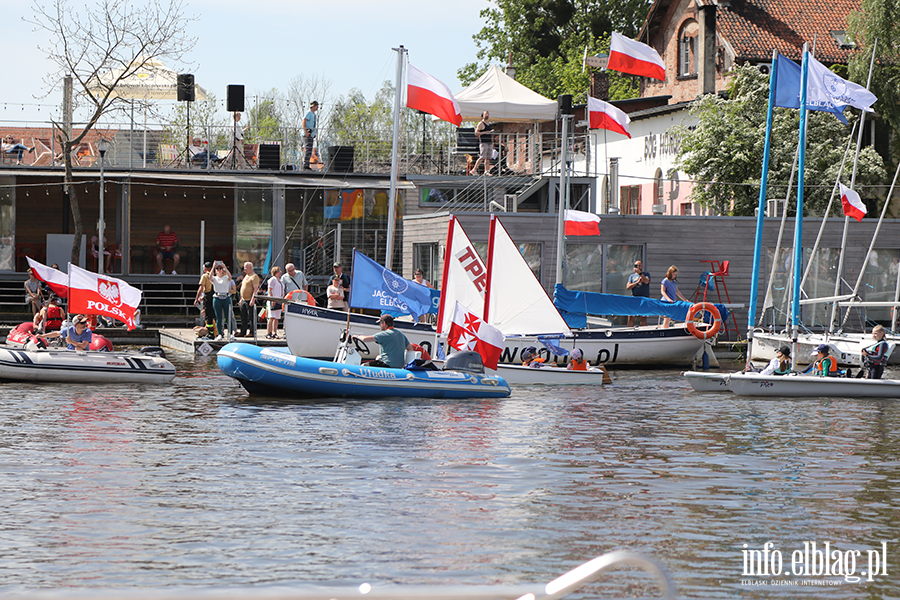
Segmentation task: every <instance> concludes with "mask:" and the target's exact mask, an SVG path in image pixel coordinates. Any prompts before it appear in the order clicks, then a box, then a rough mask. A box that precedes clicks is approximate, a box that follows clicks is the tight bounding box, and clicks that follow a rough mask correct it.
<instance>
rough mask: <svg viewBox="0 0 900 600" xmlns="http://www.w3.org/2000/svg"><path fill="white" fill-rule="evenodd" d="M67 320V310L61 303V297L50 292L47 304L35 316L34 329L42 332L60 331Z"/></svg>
mask: <svg viewBox="0 0 900 600" xmlns="http://www.w3.org/2000/svg"><path fill="white" fill-rule="evenodd" d="M65 320H66V311H65V310H63V308H62V307H61V306H60V305H59V297H58V296H57V295H56V294H50V297H49V298H48V299H47V304H46V306H44V308H42V309H41V312H39V313H38V314H36V315H35V316H34V330H35V331H40V332H42V333H43V332H50V331H59V328H60V327H62V324H63V321H65Z"/></svg>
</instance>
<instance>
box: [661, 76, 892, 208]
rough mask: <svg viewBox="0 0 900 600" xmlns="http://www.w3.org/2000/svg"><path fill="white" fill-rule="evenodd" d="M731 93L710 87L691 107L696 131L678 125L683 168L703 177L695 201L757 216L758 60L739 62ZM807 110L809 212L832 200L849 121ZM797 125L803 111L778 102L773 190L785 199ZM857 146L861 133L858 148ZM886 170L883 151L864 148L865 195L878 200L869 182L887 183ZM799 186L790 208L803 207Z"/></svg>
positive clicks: (764, 85) (761, 103)
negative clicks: (798, 203)
mask: <svg viewBox="0 0 900 600" xmlns="http://www.w3.org/2000/svg"><path fill="white" fill-rule="evenodd" d="M728 96H729V99H728V100H725V99H723V98H721V97H719V96H716V95H711V94H710V95H706V96H704V97H703V98H701V99H699V100H698V101H697V102H695V103H694V104H693V105H692V108H691V114H692V115H695V116H696V117H697V118H698V120H699V122H698V124H697V127H696V128H695V129H693V130H692V131H691V130H689V129H688V128H687V127H684V126H682V127H679V128H677V129H676V131H675V134H676V135H677V136H680V137H681V143H680V145H679V150H678V168H679V169H681V170H682V171H684V173H686V174H687V175H690V176H691V178H692V179H693V180H694V181H695V182H697V183H695V185H694V187H693V192H692V193H691V198H692V199H693V200H694V201H695V202H699V203H700V204H702V205H703V206H706V207H709V208H712V209H714V210H715V211H716V212H717V213H719V214H733V215H735V216H752V215H753V214H754V210H755V209H756V207H757V206H758V203H759V185H760V177H761V175H762V163H761V160H760V159H761V157H762V155H763V146H764V143H765V129H766V109H767V105H768V97H769V85H768V77H767V76H765V75H763V74H762V73H761V72H760V71H759V69H758V68H756V67H754V66H750V65H745V66H741V67H737V68H736V70H735V75H734V78H733V79H732V81H731V83H730V84H729V89H728ZM848 114H849V113H848ZM807 116H808V121H809V124H808V127H807V144H806V174H805V179H804V207H805V209H806V210H807V211H808V212H810V213H818V214H821V213H822V212H824V209H825V207H826V205H827V204H828V198H829V196H830V195H831V190H832V188H833V186H834V180H835V178H836V177H837V171H838V168H839V167H840V163H841V158H842V155H843V152H844V149H845V148H846V146H847V136H848V135H850V128H849V127H847V126H844V125H843V124H841V123H840V122H839V121H838V120H837V119H836V118H835V117H834V115H832V114H830V113H824V112H818V111H810V112H808V113H807ZM798 130H799V111H796V110H792V109H786V108H776V109H775V120H774V123H773V127H772V145H771V151H770V153H771V157H770V163H769V181H768V196H769V198H782V199H783V198H784V197H785V194H786V193H787V184H788V179H789V177H790V174H791V167H792V164H793V159H794V152H795V149H796V146H797V138H798ZM854 148H855V138H854V145H853V146H851V149H850V152H851V153H852V152H853V150H854ZM851 158H852V154H851ZM849 164H851V163H850V162H848V163H847V165H849ZM849 173H850V171H849V167H848V166H845V171H844V177H843V181H844V183H845V184H846V183H849V181H850V175H849ZM885 177H886V173H885V170H884V163H883V161H882V159H881V157H880V156H879V155H878V153H877V152H875V150H874V149H873V148H872V147H866V148H863V150H862V151H861V152H860V156H859V166H858V170H857V176H856V187H857V189H859V190H861V191H860V195H861V196H862V197H863V198H864V199H866V198H868V199H869V200H870V201H873V198H874V196H873V194H872V192H871V189H870V186H871V187H874V186H875V185H878V184H880V183H882V182H883V181H884V179H885ZM792 190H793V191H792V198H791V202H790V203H789V209H790V206H794V207H796V183H795V184H794V186H793V188H792ZM795 210H796V209H795Z"/></svg>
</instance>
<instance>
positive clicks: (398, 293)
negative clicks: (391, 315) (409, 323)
mask: <svg viewBox="0 0 900 600" xmlns="http://www.w3.org/2000/svg"><path fill="white" fill-rule="evenodd" d="M350 306H351V307H352V308H374V309H375V310H380V311H382V312H399V313H402V314H405V315H412V316H413V317H414V318H415V319H418V318H419V317H420V316H422V315H424V314H426V313H427V312H428V311H429V310H430V309H431V290H429V289H428V288H427V287H425V286H424V285H419V284H418V283H415V282H414V281H410V280H409V279H404V278H403V277H400V276H399V275H397V274H396V273H394V272H393V271H391V270H390V269H385V268H384V267H382V266H381V265H379V264H378V263H377V262H375V261H374V260H372V259H371V258H369V257H368V256H366V255H365V254H362V253H360V252H359V251H358V250H354V251H353V293H352V294H351V295H350Z"/></svg>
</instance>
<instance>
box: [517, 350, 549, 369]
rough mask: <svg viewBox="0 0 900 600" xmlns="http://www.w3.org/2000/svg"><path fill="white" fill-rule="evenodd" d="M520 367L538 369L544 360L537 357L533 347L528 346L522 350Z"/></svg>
mask: <svg viewBox="0 0 900 600" xmlns="http://www.w3.org/2000/svg"><path fill="white" fill-rule="evenodd" d="M522 360H523V361H524V362H522V366H523V367H531V368H533V369H538V368H540V366H541V364H542V363H543V362H544V359H543V358H541V357H540V356H538V353H537V348H535V347H534V346H528V347H527V348H525V349H524V350H522Z"/></svg>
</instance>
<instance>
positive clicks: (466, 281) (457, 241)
mask: <svg viewBox="0 0 900 600" xmlns="http://www.w3.org/2000/svg"><path fill="white" fill-rule="evenodd" d="M487 284H488V280H487V267H486V266H485V265H484V261H482V260H481V257H480V256H479V255H478V252H477V251H476V250H475V245H474V244H472V241H471V240H470V239H469V236H468V235H466V231H465V229H463V227H462V225H461V224H460V222H459V221H457V220H456V218H455V217H454V216H452V215H451V216H450V224H449V226H448V229H447V245H446V246H445V247H444V276H443V278H442V279H441V304H440V308H439V310H438V324H437V332H438V333H439V334H440V333H443V332H447V331H449V330H450V323H451V322H452V321H453V312H452V311H453V307H454V306H455V303H456V302H459V303H460V304H462V305H463V306H467V307H469V308H471V309H472V310H474V311H475V312H476V313H477V314H481V313H482V312H483V308H484V293H485V290H487Z"/></svg>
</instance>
